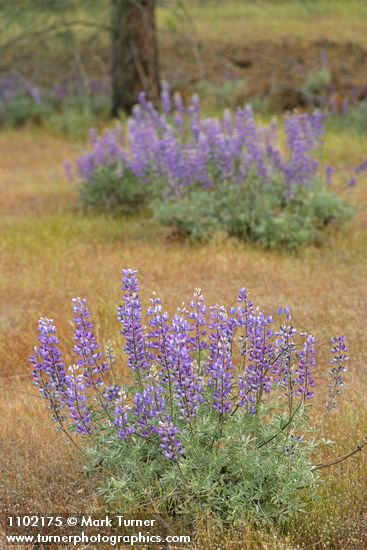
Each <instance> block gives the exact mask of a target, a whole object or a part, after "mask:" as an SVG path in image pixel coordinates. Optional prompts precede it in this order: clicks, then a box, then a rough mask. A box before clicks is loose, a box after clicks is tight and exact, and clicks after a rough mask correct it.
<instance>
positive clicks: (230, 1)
mask: <svg viewBox="0 0 367 550" xmlns="http://www.w3.org/2000/svg"><path fill="white" fill-rule="evenodd" d="M185 6H186V9H187V12H186V16H187V14H190V16H189V18H188V20H189V21H190V19H192V20H194V21H195V30H196V31H197V33H198V35H199V36H200V38H201V39H202V40H203V42H204V43H207V42H210V41H212V42H217V41H218V37H221V40H223V39H225V37H228V41H230V43H231V44H233V43H240V44H246V43H253V42H256V41H260V42H261V41H263V40H264V37H266V38H269V39H270V38H271V39H272V40H281V39H282V38H284V37H288V38H289V37H298V38H300V39H301V40H303V39H304V40H306V41H309V40H316V39H319V38H320V37H322V38H323V39H326V40H331V41H333V42H334V41H336V42H342V41H345V42H347V41H351V42H358V43H360V44H361V45H363V46H366V45H367V36H366V32H365V27H364V21H365V19H366V16H367V5H366V3H365V2H364V1H363V0H348V1H345V0H317V1H316V2H315V1H313V0H310V1H308V0H305V1H297V0H260V1H257V2H253V1H246V0H225V1H222V2H220V1H219V2H211V3H209V2H203V1H200V0H188V1H187V2H185ZM158 16H159V17H158V23H159V28H160V29H162V30H163V29H166V28H167V29H171V28H172V25H174V24H175V23H174V21H175V19H174V17H173V16H172V10H170V9H169V8H167V9H161V10H160V11H159V12H158ZM177 24H178V23H177V22H176V25H177ZM181 24H182V15H181ZM191 30H192V29H191Z"/></svg>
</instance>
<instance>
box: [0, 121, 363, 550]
mask: <svg viewBox="0 0 367 550" xmlns="http://www.w3.org/2000/svg"><path fill="white" fill-rule="evenodd" d="M363 147H364V143H363V141H362V140H360V139H359V138H351V137H348V136H347V135H345V136H344V137H343V139H341V138H340V137H338V136H330V137H329V139H328V141H327V144H326V152H325V161H328V160H329V161H330V159H333V160H336V162H337V164H339V166H340V168H341V169H342V170H345V171H346V170H347V168H348V166H351V165H355V164H356V163H357V162H359V161H360V160H362V158H363V153H364V151H363ZM0 149H1V151H2V155H1V158H0V174H1V176H0V190H1V191H0V192H1V195H0V197H1V201H0V211H1V219H0V235H1V240H0V265H1V271H0V357H1V358H2V364H1V371H0V384H1V386H2V388H1V389H2V392H3V399H2V401H1V405H0V409H1V410H0V417H1V422H0V441H1V443H0V464H1V466H0V469H1V481H0V499H1V502H2V505H3V507H5V508H8V509H11V510H15V509H21V508H23V509H24V508H26V509H32V510H40V511H45V510H47V511H48V512H50V511H51V510H52V511H55V512H57V511H59V510H68V511H70V510H74V509H75V510H81V511H91V510H98V509H101V508H98V507H100V506H101V503H99V502H98V499H97V497H96V494H95V491H94V487H95V483H92V482H91V480H90V479H88V478H85V477H84V476H82V475H81V469H82V466H83V465H82V460H81V459H80V457H78V456H77V454H76V453H75V451H74V450H73V449H72V448H70V447H69V445H68V444H67V442H66V441H65V440H64V439H63V437H62V436H61V435H60V434H56V433H55V432H54V431H53V426H52V425H51V421H50V420H49V416H48V413H47V412H45V411H44V403H43V401H41V400H40V399H38V398H37V397H32V396H31V395H29V394H35V393H36V392H35V390H34V389H33V388H32V386H31V385H30V383H29V371H30V368H29V367H28V365H27V357H28V355H29V353H30V351H31V349H32V346H33V345H34V344H35V342H36V324H37V320H38V318H39V317H40V316H41V315H47V316H50V317H52V318H54V319H55V320H56V323H57V326H58V329H59V334H60V337H61V343H62V347H63V349H64V350H70V347H71V345H70V341H71V333H72V327H71V325H70V319H71V307H70V300H71V298H72V297H73V296H75V295H81V296H85V297H87V298H88V299H89V304H90V306H91V309H92V312H93V317H94V321H95V323H96V326H97V332H98V337H99V338H100V340H101V341H105V340H106V339H108V338H110V339H112V341H113V342H114V343H115V344H116V348H117V349H118V348H119V346H120V345H121V340H120V337H119V332H118V325H117V322H116V321H115V307H116V305H117V304H118V303H119V299H120V298H119V295H120V292H119V286H120V284H119V273H120V270H121V269H122V268H124V267H134V268H137V269H138V270H139V274H140V282H141V286H142V290H143V296H144V297H145V298H147V297H148V295H149V293H150V292H151V291H152V290H157V291H158V292H159V293H160V294H161V295H162V297H163V299H164V301H165V303H166V305H167V307H168V309H169V310H171V311H172V310H173V309H174V308H175V306H176V305H178V304H179V303H180V302H181V301H182V300H183V299H184V300H188V299H189V298H190V296H191V293H192V291H193V289H194V288H195V287H197V286H200V287H201V288H202V289H203V291H204V292H205V294H206V296H207V300H208V302H209V303H213V302H217V301H218V302H224V303H227V304H229V303H231V302H232V301H233V300H234V299H235V297H236V293H237V291H238V289H239V287H241V286H247V287H248V288H249V289H250V290H251V292H252V296H253V297H254V298H255V300H256V301H257V302H258V303H259V304H260V305H261V306H262V307H264V308H266V309H267V310H271V309H274V308H275V307H277V306H279V305H283V304H284V305H288V306H289V307H290V308H291V309H292V311H293V316H294V319H295V322H296V324H297V326H298V325H299V326H302V327H303V328H305V329H306V330H308V331H311V332H315V333H316V334H317V335H318V336H319V337H320V340H323V339H325V338H327V337H328V336H329V335H333V334H340V333H345V334H347V335H348V338H349V344H350V348H351V358H352V359H351V362H350V372H349V375H348V391H347V399H348V401H349V402H351V403H353V404H354V405H355V407H356V408H354V409H352V408H350V407H349V406H348V407H347V406H346V407H345V409H343V414H342V415H341V416H335V417H334V419H332V421H331V422H330V426H328V427H326V428H327V430H326V428H325V430H326V432H327V434H328V436H330V437H331V438H335V439H338V440H340V441H341V445H342V447H341V449H340V450H339V451H333V450H332V451H330V452H329V455H330V456H332V455H333V454H334V453H340V452H343V451H344V450H348V449H349V448H350V447H351V446H353V444H354V442H355V441H357V440H361V439H362V438H363V435H365V434H366V431H367V418H366V415H365V413H363V414H361V413H359V412H358V411H362V410H363V409H365V403H366V402H365V397H364V395H365V391H366V388H367V377H366V370H365V365H366V363H367V350H366V347H365V322H366V311H367V299H366V280H367V254H366V224H365V210H363V209H362V210H361V212H360V215H359V219H358V220H357V221H356V222H354V224H353V225H352V226H351V227H349V228H346V229H344V230H343V231H341V232H340V233H338V234H335V235H328V236H327V237H326V238H325V242H324V243H322V244H321V245H320V247H318V248H317V247H309V248H307V249H306V250H303V251H302V252H301V253H300V254H299V255H297V256H294V255H289V254H285V253H279V252H265V251H264V250H262V249H260V248H257V247H255V246H253V245H248V244H243V243H239V242H237V241H235V240H218V241H213V242H211V243H210V244H206V245H189V244H185V243H182V242H174V241H171V240H170V239H168V238H167V231H166V230H164V229H162V228H159V227H157V226H156V225H155V224H154V223H152V222H151V221H149V220H146V219H143V218H141V219H124V220H121V219H119V218H113V217H108V216H98V215H93V216H92V215H89V216H84V215H82V214H81V213H79V212H78V211H77V209H76V192H75V187H74V186H71V185H70V184H69V183H68V182H67V181H66V179H65V177H64V175H63V170H62V163H63V161H64V160H65V159H67V158H68V159H70V158H71V159H72V158H75V157H76V156H77V154H78V150H77V147H76V146H73V145H72V144H70V143H68V142H67V141H66V140H63V139H61V138H57V137H54V136H51V135H47V134H45V133H42V132H39V131H36V132H34V131H33V132H32V131H31V130H26V131H22V132H16V131H4V132H2V134H0ZM349 152H350V153H349ZM356 197H357V198H358V202H359V203H360V204H365V201H366V197H367V192H366V189H365V187H363V185H362V184H361V187H360V189H359V190H357V194H356ZM326 371H327V365H321V366H320V370H319V373H318V379H319V386H320V389H319V391H320V397H319V401H318V403H319V405H320V403H321V401H322V395H323V392H324V391H325V389H326V379H325V377H326ZM20 391H21V392H26V393H20ZM356 411H357V412H356ZM366 466H367V457H366V455H364V454H361V455H360V456H356V457H355V458H354V459H352V460H351V461H350V462H349V463H348V464H347V463H346V464H344V465H343V466H340V467H336V468H334V469H332V470H331V471H330V472H325V475H326V478H328V479H329V484H328V485H327V488H326V489H325V501H323V502H322V504H316V505H314V506H311V509H310V516H309V518H311V519H310V520H306V521H303V520H302V519H301V520H300V523H299V524H297V526H296V527H295V531H294V533H292V536H293V537H295V538H296V539H297V540H298V542H301V540H300V539H301V538H302V541H306V542H308V543H309V544H315V547H319V548H324V547H325V548H327V547H330V548H334V547H335V548H337V546H333V544H334V545H336V541H337V540H341V541H344V542H343V544H346V541H347V544H348V546H347V547H348V548H365V546H363V544H364V543H365V542H366V541H365V539H364V538H363V537H364V532H365V531H363V526H365V525H366V523H365V516H364V514H365V499H366V497H367V486H366V484H365V481H363V482H361V478H363V473H364V472H365V470H366ZM341 474H343V475H341ZM325 502H326V504H325ZM328 522H329V523H328ZM343 522H344V523H343ZM329 524H330V525H329ZM321 525H322V529H321V527H320V526H321ZM325 526H326V527H325ZM320 529H321V531H320ZM318 531H320V532H318ZM300 533H301V534H302V537H301V535H300ZM232 535H233V534H232ZM232 535H229V534H226V536H225V541H226V542H223V546H221V548H282V545H283V547H284V548H287V544H288V543H287V542H286V537H285V538H284V539H283V541H284V544H283V542H280V539H279V538H277V537H275V535H274V536H273V535H271V534H269V535H265V534H263V535H261V534H254V533H252V534H251V533H241V534H235V535H233V536H232ZM200 537H201V539H200V540H201V542H200V540H199V543H198V547H200V548H205V541H209V540H211V541H215V540H216V539H215V537H216V535H215V534H213V533H211V534H210V533H208V532H206V534H205V532H204V531H202V532H201V534H200ZM200 537H199V538H200ZM205 537H206V538H205ZM238 537H240V538H238ZM259 537H260V538H259ZM261 537H263V538H261ZM343 537H344V539H343ZM219 540H221V539H219ZM223 540H224V539H223ZM328 540H329V541H331V542H330V544H331V546H330V545H329V546H327V545H326V543H327V541H328ZM231 541H232V542H231ZM246 541H247V542H246ZM213 544H214V543H213ZM220 544H222V542H221V543H220ZM366 544H367V542H366ZM317 545H318V546H317ZM323 545H324V546H323ZM325 545H326V546H325ZM353 545H354V546H353ZM212 547H215V546H212ZM290 547H293V548H294V547H295V546H294V545H293V546H290ZM345 547H346V546H341V548H345Z"/></svg>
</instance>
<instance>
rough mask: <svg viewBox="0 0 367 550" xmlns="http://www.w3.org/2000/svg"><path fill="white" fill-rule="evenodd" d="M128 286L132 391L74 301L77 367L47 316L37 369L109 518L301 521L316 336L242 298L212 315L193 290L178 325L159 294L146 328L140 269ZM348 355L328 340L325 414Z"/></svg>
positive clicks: (126, 277) (81, 302) (125, 315)
mask: <svg viewBox="0 0 367 550" xmlns="http://www.w3.org/2000/svg"><path fill="white" fill-rule="evenodd" d="M122 288H123V302H122V305H120V306H119V308H118V312H117V317H118V321H119V322H120V323H121V332H122V335H123V337H124V340H125V347H124V355H125V358H126V361H127V365H128V368H129V370H130V379H129V381H128V382H127V383H126V379H125V383H124V384H122V383H121V381H120V378H121V375H122V372H121V371H119V369H118V364H117V359H116V356H115V354H114V351H113V349H112V345H111V344H110V343H108V344H107V345H106V351H105V353H102V351H101V348H100V347H99V344H98V342H97V340H96V337H95V334H94V327H93V324H92V321H91V316H90V312H89V310H88V307H87V304H86V300H85V299H81V298H75V299H74V300H73V312H74V325H75V333H74V347H73V354H74V355H75V361H76V363H75V364H74V365H73V366H71V367H69V368H68V369H67V368H66V365H65V361H64V359H63V356H62V354H61V352H60V350H59V341H58V338H57V334H56V327H55V326H54V324H53V321H52V320H50V319H47V318H42V319H40V321H39V342H40V344H39V346H38V347H35V348H34V353H33V355H32V357H31V358H30V362H31V364H32V366H33V379H34V383H35V384H36V386H38V388H39V390H40V393H41V396H42V397H44V398H45V399H46V400H47V401H48V406H49V408H50V410H51V413H52V416H53V419H54V421H55V422H56V423H57V425H58V427H59V428H60V429H61V430H62V431H64V432H65V433H66V434H67V435H68V437H69V438H71V440H72V441H74V443H75V445H77V446H80V447H81V449H82V450H83V452H84V453H85V454H86V456H87V457H88V459H89V461H90V464H91V468H92V469H93V468H98V467H100V468H102V469H103V470H104V472H105V473H106V478H107V479H106V482H105V484H104V486H103V487H101V488H100V490H101V492H102V494H103V495H104V497H105V499H106V501H107V503H108V505H109V507H110V508H112V509H115V510H117V509H118V510H119V511H120V512H125V511H130V512H131V511H132V510H140V511H142V510H145V511H149V510H150V511H152V510H154V512H156V513H158V514H163V515H166V514H168V515H169V516H170V517H171V518H180V517H183V518H184V519H185V520H187V521H189V522H190V523H192V522H194V521H195V519H197V518H198V517H199V516H200V515H202V514H204V515H209V516H212V517H213V518H215V519H216V520H217V521H219V522H222V523H223V524H226V525H237V526H238V525H243V524H244V523H245V522H246V521H248V520H249V519H251V520H252V521H255V522H261V523H265V524H271V523H278V522H286V521H287V520H288V519H289V518H290V517H291V516H293V515H294V514H296V513H297V512H299V511H300V510H302V509H303V506H304V505H305V502H306V501H308V500H309V499H310V498H313V497H314V496H315V494H316V491H317V487H318V484H319V482H320V479H319V475H318V469H317V467H315V466H314V465H313V461H312V457H311V453H312V452H313V451H314V449H315V448H316V447H317V445H318V444H319V443H321V441H319V442H317V437H316V436H317V433H316V432H315V428H314V427H313V426H312V424H311V423H310V420H309V414H308V412H309V407H310V405H309V403H310V401H311V399H312V397H313V395H314V394H313V392H314V382H313V371H314V369H315V367H316V350H317V348H318V346H317V345H316V339H315V337H314V336H312V335H311V334H307V333H305V332H302V331H298V330H296V329H295V328H294V326H293V324H292V323H291V316H290V313H289V310H288V309H287V308H280V309H279V310H277V312H276V316H275V317H272V316H268V315H266V314H264V313H263V312H261V311H260V310H259V309H258V308H257V307H255V305H254V303H253V302H252V301H250V299H249V297H248V293H247V290H246V289H245V288H243V289H241V290H240V293H239V297H238V300H237V304H236V305H235V306H234V307H231V308H229V309H227V308H226V307H224V306H219V305H215V306H213V307H210V308H207V306H206V303H205V299H204V296H203V295H202V293H201V291H200V289H196V291H195V294H194V298H193V300H192V301H191V302H190V303H189V304H188V305H187V306H185V305H182V306H181V307H180V308H178V309H177V311H176V313H175V314H174V315H173V317H172V318H171V319H170V318H169V315H168V314H167V313H166V312H165V311H164V309H163V306H162V303H161V300H160V299H159V297H158V296H157V295H156V294H155V293H153V296H152V298H151V299H150V305H149V307H148V308H147V310H146V319H145V318H143V314H142V305H141V302H140V297H139V286H138V281H137V278H136V272H135V271H134V270H131V269H128V270H124V271H123V279H122ZM144 317H145V316H144ZM145 323H146V326H145ZM347 349H348V348H347V346H346V344H345V337H338V338H333V343H332V349H331V351H332V359H331V363H332V365H333V368H332V376H333V381H332V383H331V384H330V395H329V396H328V399H327V409H328V410H332V409H333V408H335V400H336V398H337V396H338V394H339V393H340V391H341V389H342V386H343V373H344V371H345V361H347V359H348V357H347ZM93 465H94V466H93Z"/></svg>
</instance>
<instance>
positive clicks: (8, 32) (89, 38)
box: [0, 0, 159, 116]
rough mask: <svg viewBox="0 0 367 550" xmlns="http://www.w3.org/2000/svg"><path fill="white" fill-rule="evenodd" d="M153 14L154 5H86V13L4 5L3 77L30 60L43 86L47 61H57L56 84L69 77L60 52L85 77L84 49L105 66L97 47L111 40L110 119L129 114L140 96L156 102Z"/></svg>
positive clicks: (26, 3)
mask: <svg viewBox="0 0 367 550" xmlns="http://www.w3.org/2000/svg"><path fill="white" fill-rule="evenodd" d="M155 9H156V0H111V3H110V4H106V3H104V2H101V0H88V9H87V10H86V3H81V2H78V1H77V0H31V1H30V0H18V1H17V2H13V1H12V0H0V36H1V38H0V57H1V61H0V71H1V72H5V71H12V70H14V68H15V67H18V66H19V65H21V64H23V67H24V65H26V63H27V59H28V60H29V62H30V64H31V66H32V68H33V72H35V73H36V77H37V78H36V80H39V77H40V76H41V77H42V72H43V68H44V61H45V59H46V60H47V62H48V64H50V58H52V56H54V57H55V58H57V61H58V63H57V64H58V66H56V67H55V68H54V72H55V79H56V78H57V72H59V73H60V72H65V68H64V67H62V66H60V64H61V63H60V57H58V55H57V53H58V50H60V48H62V49H63V56H64V58H65V59H66V57H67V52H69V57H71V58H72V61H73V64H74V67H75V66H77V70H78V72H79V73H80V74H81V75H82V76H83V74H84V76H87V75H86V71H85V66H84V62H83V59H82V55H81V48H82V44H83V43H84V44H85V43H88V44H91V43H92V44H93V43H94V44H93V51H94V52H95V57H96V61H97V63H98V62H101V64H102V63H103V62H105V60H102V59H99V55H98V46H99V45H101V44H102V43H104V42H105V41H106V36H107V37H109V39H110V40H111V56H110V59H109V60H108V62H109V63H110V67H111V70H110V73H111V81H112V114H113V115H114V116H117V115H118V112H119V111H120V110H124V111H125V112H127V113H129V112H130V111H131V108H132V106H133V105H134V103H136V100H137V96H138V94H139V92H140V91H141V90H145V91H146V92H147V94H148V95H149V97H150V98H152V99H156V98H157V96H158V89H159V68H158V67H159V64H158V46H157V37H156V26H155ZM86 31H88V32H86ZM103 33H104V34H105V36H102V34H103ZM103 50H105V49H104V48H103ZM90 51H91V50H90V49H88V52H89V53H88V55H90ZM100 51H102V50H101V49H100ZM42 52H43V53H44V56H43V55H42ZM100 55H101V54H100ZM37 60H38V63H37ZM22 72H23V71H22ZM25 72H27V68H26V67H25ZM28 72H29V69H28ZM31 76H32V77H34V76H35V75H34V74H32V75H31Z"/></svg>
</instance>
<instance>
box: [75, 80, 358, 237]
mask: <svg viewBox="0 0 367 550" xmlns="http://www.w3.org/2000/svg"><path fill="white" fill-rule="evenodd" d="M323 119H324V117H323V114H322V112H321V111H314V112H313V113H311V114H307V113H302V114H292V115H287V116H286V117H285V119H284V132H285V135H286V140H285V146H281V140H280V138H279V136H278V132H277V125H276V122H275V121H273V122H272V123H271V125H270V126H268V127H262V126H260V125H258V124H257V122H256V120H255V116H254V113H253V111H252V109H251V107H250V106H246V107H244V108H238V109H237V111H236V112H235V113H232V112H230V111H229V110H225V111H224V113H223V115H222V117H221V118H219V119H215V118H207V117H204V116H203V115H202V113H201V108H200V101H199V98H198V96H196V95H194V96H193V97H192V101H191V104H190V105H189V106H188V107H185V105H184V103H183V100H182V98H181V96H180V94H178V93H176V94H175V95H174V96H173V97H172V95H171V94H170V90H169V88H168V86H167V84H165V83H163V85H162V95H161V111H159V110H158V109H157V108H156V107H155V106H154V105H153V104H152V103H151V102H150V101H148V100H147V98H146V96H145V94H144V93H142V94H141V95H140V98H139V103H138V105H136V106H135V108H134V109H133V114H132V116H131V117H130V119H129V120H128V123H127V130H126V132H125V131H124V129H123V127H122V126H120V125H117V126H116V127H115V128H114V129H106V130H105V131H104V132H103V133H102V135H100V136H98V135H97V133H96V132H95V130H91V145H92V149H91V151H89V152H87V153H85V154H84V155H82V156H81V157H80V158H79V160H78V161H77V169H78V173H79V176H80V178H81V180H82V181H83V184H82V186H81V191H80V193H81V200H82V203H83V204H85V205H90V206H94V207H98V208H101V209H109V208H111V209H112V208H113V209H118V208H120V209H124V207H125V204H126V203H128V204H129V205H130V206H131V195H133V196H134V197H136V201H135V208H136V209H137V208H139V207H140V206H142V205H143V202H142V201H141V200H140V196H141V192H140V195H139V192H138V190H139V189H140V191H141V189H142V188H143V193H144V197H145V203H150V204H151V207H152V208H153V211H154V212H155V215H156V217H157V218H158V219H159V220H160V221H161V222H163V223H164V224H166V225H170V226H174V227H176V228H177V229H178V230H179V231H181V232H182V233H184V234H186V235H191V236H193V237H197V238H207V237H209V236H210V235H212V234H213V233H214V232H224V233H227V234H230V235H235V236H237V237H240V238H251V239H252V240H255V241H259V242H261V243H262V244H264V245H265V246H268V247H272V246H277V245H285V246H290V247H297V246H298V245H300V244H302V243H304V242H309V241H312V240H315V238H317V236H318V233H319V230H320V229H322V228H323V227H324V226H325V225H327V224H329V223H330V222H333V221H334V222H337V223H340V222H342V221H345V220H346V219H348V218H349V217H350V216H351V214H352V210H351V209H350V208H348V207H347V205H346V204H345V202H344V201H343V200H342V199H341V197H340V196H338V195H337V194H336V193H335V192H334V190H333V185H332V182H331V178H330V176H329V175H328V174H330V168H329V172H328V171H327V172H326V176H325V177H324V176H322V175H321V174H320V166H319V162H318V160H317V159H316V156H315V152H316V151H317V149H318V148H319V146H320V145H321V143H322V138H323V132H324V124H323ZM125 197H126V200H125ZM152 198H153V199H154V198H155V200H153V201H152Z"/></svg>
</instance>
